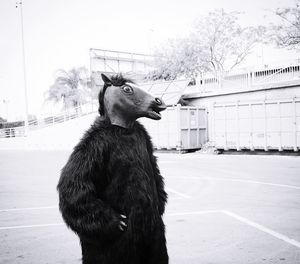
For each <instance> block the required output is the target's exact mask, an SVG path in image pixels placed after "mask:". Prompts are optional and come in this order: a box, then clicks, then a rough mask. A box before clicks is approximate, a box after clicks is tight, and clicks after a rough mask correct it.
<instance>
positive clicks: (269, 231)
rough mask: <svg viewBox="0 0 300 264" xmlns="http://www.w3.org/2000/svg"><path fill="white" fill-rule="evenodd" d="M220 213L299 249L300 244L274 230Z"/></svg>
mask: <svg viewBox="0 0 300 264" xmlns="http://www.w3.org/2000/svg"><path fill="white" fill-rule="evenodd" d="M222 212H223V213H224V214H226V215H229V216H231V217H233V218H235V219H237V220H239V221H240V222H243V223H245V224H247V225H249V226H252V227H254V228H256V229H258V230H260V231H262V232H264V233H267V234H269V235H271V236H273V237H276V238H278V239H280V240H283V241H284V242H286V243H289V244H291V245H293V246H295V247H297V248H300V242H299V241H297V240H295V239H292V238H289V237H287V236H285V235H282V234H280V233H278V232H276V231H274V230H272V229H270V228H267V227H265V226H263V225H260V224H258V223H255V222H253V221H251V220H249V219H247V218H245V217H242V216H239V215H237V214H235V213H232V212H230V211H226V210H223V211H222Z"/></svg>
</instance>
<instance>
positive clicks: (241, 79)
mask: <svg viewBox="0 0 300 264" xmlns="http://www.w3.org/2000/svg"><path fill="white" fill-rule="evenodd" d="M295 80H299V81H300V63H299V60H298V61H295V62H294V63H292V64H289V65H285V66H277V67H273V68H268V69H260V70H250V69H242V70H239V71H235V72H234V71H231V72H224V73H218V74H216V76H202V77H200V78H198V79H197V80H196V85H195V86H189V87H188V88H187V90H186V93H210V92H217V91H220V90H228V89H239V90H243V89H244V90H245V89H250V90H251V89H255V88H257V87H259V86H263V85H269V84H276V83H280V82H288V81H295Z"/></svg>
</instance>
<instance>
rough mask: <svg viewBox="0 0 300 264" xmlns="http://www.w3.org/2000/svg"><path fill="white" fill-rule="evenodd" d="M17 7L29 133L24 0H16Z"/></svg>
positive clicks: (25, 123) (25, 133) (26, 130)
mask: <svg viewBox="0 0 300 264" xmlns="http://www.w3.org/2000/svg"><path fill="white" fill-rule="evenodd" d="M16 8H19V9H20V23H21V42H22V65H23V81H24V84H23V85H24V100H25V109H24V110H25V118H24V130H25V131H24V135H25V136H27V135H28V95H27V77H26V62H25V45H24V28H23V1H22V0H20V1H19V2H16Z"/></svg>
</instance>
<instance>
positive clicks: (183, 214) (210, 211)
mask: <svg viewBox="0 0 300 264" xmlns="http://www.w3.org/2000/svg"><path fill="white" fill-rule="evenodd" d="M212 213H223V211H222V210H203V211H197V212H184V213H168V214H166V216H185V215H202V214H212Z"/></svg>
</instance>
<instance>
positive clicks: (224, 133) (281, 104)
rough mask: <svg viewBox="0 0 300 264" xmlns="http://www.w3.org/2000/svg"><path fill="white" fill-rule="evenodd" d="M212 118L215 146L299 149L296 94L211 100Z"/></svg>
mask: <svg viewBox="0 0 300 264" xmlns="http://www.w3.org/2000/svg"><path fill="white" fill-rule="evenodd" d="M212 122H213V124H212V130H213V131H212V135H213V141H214V144H215V146H216V147H217V148H219V149H224V150H228V149H236V150H242V149H250V150H256V149H257V150H265V151H267V150H279V151H282V150H294V151H298V150H299V149H300V98H291V99H286V100H267V101H252V102H242V101H238V102H235V103H223V104H220V103H215V104H214V105H213V114H212Z"/></svg>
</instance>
